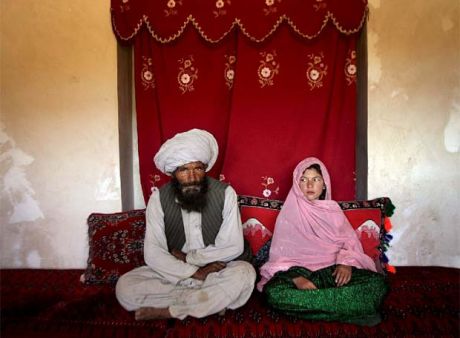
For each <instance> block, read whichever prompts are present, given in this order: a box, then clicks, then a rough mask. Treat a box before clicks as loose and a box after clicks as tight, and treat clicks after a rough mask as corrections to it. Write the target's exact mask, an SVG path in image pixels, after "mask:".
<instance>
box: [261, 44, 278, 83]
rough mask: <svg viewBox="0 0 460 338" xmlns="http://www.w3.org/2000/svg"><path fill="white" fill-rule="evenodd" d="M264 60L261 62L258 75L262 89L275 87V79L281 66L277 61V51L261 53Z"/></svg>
mask: <svg viewBox="0 0 460 338" xmlns="http://www.w3.org/2000/svg"><path fill="white" fill-rule="evenodd" d="M260 56H262V60H260V66H259V68H258V69H257V75H258V76H259V83H260V87H261V88H263V87H265V86H273V85H274V82H273V78H274V77H275V75H276V74H278V73H279V68H280V65H279V63H278V61H277V60H276V57H277V55H276V51H273V52H271V53H267V52H260Z"/></svg>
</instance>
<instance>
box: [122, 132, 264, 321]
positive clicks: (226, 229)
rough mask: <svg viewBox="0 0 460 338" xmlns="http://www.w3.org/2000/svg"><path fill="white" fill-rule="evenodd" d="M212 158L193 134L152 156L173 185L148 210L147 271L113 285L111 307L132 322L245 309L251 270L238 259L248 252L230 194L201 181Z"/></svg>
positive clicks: (212, 143) (209, 145) (214, 149)
mask: <svg viewBox="0 0 460 338" xmlns="http://www.w3.org/2000/svg"><path fill="white" fill-rule="evenodd" d="M217 154H218V145H217V142H216V140H215V138H214V136H212V135H211V134H210V133H208V132H206V131H204V130H199V129H192V130H190V131H187V132H184V133H179V134H177V135H176V136H174V137H173V138H171V139H169V140H167V141H166V142H165V143H164V144H163V145H162V146H161V148H160V150H159V151H158V153H157V154H156V155H155V158H154V162H155V165H156V166H157V168H158V169H159V170H160V171H162V172H163V173H165V174H167V175H170V176H172V179H171V182H169V183H168V184H166V185H164V186H163V187H161V188H160V189H159V190H156V191H154V192H153V193H152V195H151V197H150V200H149V202H148V205H147V210H146V221H147V226H146V232H145V240H144V259H145V262H146V264H147V265H146V266H142V267H139V268H136V269H134V270H132V271H130V272H128V273H126V274H125V275H123V276H122V277H120V279H119V280H118V283H117V286H116V295H117V298H118V301H119V302H120V304H121V305H122V306H123V307H124V308H125V309H127V310H128V311H135V318H136V319H137V320H146V319H157V318H179V319H184V318H185V317H187V316H193V317H198V318H200V317H204V316H207V315H210V314H213V313H218V312H221V311H223V310H225V309H226V308H229V309H236V308H238V307H240V306H242V305H244V304H245V303H246V302H247V300H248V299H249V297H250V295H251V293H252V291H253V288H254V282H255V279H256V273H255V270H254V268H253V267H252V265H251V264H250V263H248V262H245V261H243V260H239V259H238V257H240V256H241V255H242V254H243V253H247V252H250V250H249V247H247V250H244V249H245V246H244V241H243V230H242V225H241V219H240V215H239V210H238V205H237V196H236V193H235V190H233V188H232V187H230V186H229V185H227V184H225V183H222V182H219V181H217V180H215V179H212V178H210V177H207V176H206V172H207V171H209V170H210V169H211V168H212V166H213V165H214V163H215V161H216V159H217ZM249 256H250V254H249Z"/></svg>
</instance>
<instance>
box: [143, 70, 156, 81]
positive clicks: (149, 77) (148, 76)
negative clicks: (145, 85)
mask: <svg viewBox="0 0 460 338" xmlns="http://www.w3.org/2000/svg"><path fill="white" fill-rule="evenodd" d="M142 76H143V77H144V79H145V80H146V81H150V80H152V79H153V74H152V72H151V71H150V70H146V71H145V72H144V73H143V74H142Z"/></svg>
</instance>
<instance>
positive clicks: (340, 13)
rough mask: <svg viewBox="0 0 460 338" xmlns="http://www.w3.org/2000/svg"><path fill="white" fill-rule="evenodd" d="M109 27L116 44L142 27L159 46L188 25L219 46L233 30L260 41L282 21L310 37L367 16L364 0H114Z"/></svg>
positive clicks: (354, 26)
mask: <svg viewBox="0 0 460 338" xmlns="http://www.w3.org/2000/svg"><path fill="white" fill-rule="evenodd" d="M111 12H112V24H113V29H114V31H115V34H116V36H117V37H118V39H120V40H124V41H129V40H131V39H132V38H133V37H135V36H136V35H137V34H138V32H139V30H140V29H141V27H142V26H144V25H145V27H147V28H148V30H149V32H150V34H151V35H152V37H153V38H154V39H155V40H156V41H158V42H161V43H169V42H172V41H174V40H176V39H177V38H179V37H180V36H181V35H182V34H183V33H184V31H185V30H186V28H187V26H194V27H195V29H196V30H197V31H198V32H199V34H200V35H201V37H202V38H203V39H205V40H206V41H208V42H211V43H217V42H219V41H221V40H222V39H224V38H225V37H226V36H228V35H229V33H230V32H231V31H232V30H234V29H239V30H240V31H241V32H242V33H243V34H244V35H245V36H246V37H247V38H248V39H250V40H252V41H255V42H262V41H265V40H266V39H267V38H269V37H270V36H271V35H273V33H274V32H275V31H276V30H277V29H278V27H280V25H281V24H282V23H286V24H288V25H289V26H290V28H291V29H292V30H293V31H294V32H296V34H298V35H299V36H301V37H303V38H306V39H312V38H314V37H316V36H318V35H319V34H321V32H322V31H323V30H324V28H325V27H326V25H327V24H328V23H329V22H330V23H332V24H333V25H334V26H335V28H336V29H337V30H338V31H340V32H341V33H343V34H352V33H356V32H358V31H359V30H360V29H361V27H362V25H363V23H364V21H365V18H366V15H367V1H366V0H284V1H283V0H163V1H158V0H149V1H141V0H112V7H111Z"/></svg>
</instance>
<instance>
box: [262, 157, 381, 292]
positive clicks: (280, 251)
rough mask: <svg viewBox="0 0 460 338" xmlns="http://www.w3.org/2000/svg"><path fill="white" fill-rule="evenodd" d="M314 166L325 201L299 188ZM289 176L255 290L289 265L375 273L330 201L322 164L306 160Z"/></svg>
mask: <svg viewBox="0 0 460 338" xmlns="http://www.w3.org/2000/svg"><path fill="white" fill-rule="evenodd" d="M314 163H317V164H319V165H320V167H321V172H322V175H323V179H324V183H325V185H326V189H327V191H326V197H325V200H315V201H308V199H307V198H306V197H305V196H304V195H303V193H302V191H301V190H300V187H299V182H300V177H301V176H302V174H303V172H304V171H305V169H306V168H308V167H309V166H310V165H312V164H314ZM292 176H293V177H292V181H293V182H292V188H291V190H290V191H289V194H288V196H287V198H286V201H285V203H284V205H283V208H282V210H281V212H280V214H279V215H278V218H277V220H276V224H275V230H274V234H273V238H272V244H271V247H270V257H269V260H268V262H267V263H265V264H264V265H263V266H262V267H261V268H260V274H261V277H262V279H261V281H260V282H259V283H258V285H257V288H258V290H259V291H262V289H263V286H264V285H265V283H266V282H267V281H268V280H270V278H272V277H273V275H274V274H275V273H276V272H278V271H285V270H288V269H289V268H290V267H292V266H302V267H305V268H307V269H309V270H311V271H315V270H319V269H322V268H325V267H328V266H331V265H334V264H345V265H350V266H354V267H357V268H360V269H367V270H371V271H376V268H375V263H374V262H373V261H372V259H371V258H370V257H369V256H367V255H366V254H365V253H364V252H363V248H362V246H361V243H360V241H359V239H358V236H357V235H356V233H355V231H354V230H353V228H352V226H351V224H350V223H349V222H348V220H347V218H346V217H345V214H344V213H343V211H342V209H341V208H340V206H339V205H338V204H337V202H335V201H333V200H331V180H330V177H329V173H328V171H327V169H326V167H325V165H324V164H323V163H322V162H321V161H320V160H318V159H317V158H315V157H308V158H306V159H305V160H303V161H302V162H300V163H299V164H298V165H297V167H296V168H295V170H294V173H293V175H292Z"/></svg>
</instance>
